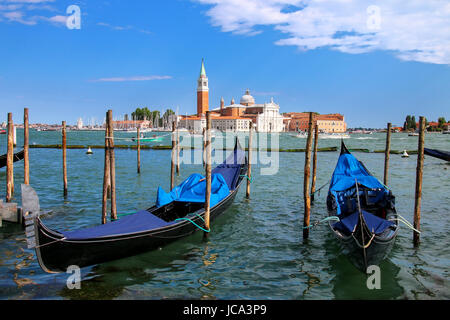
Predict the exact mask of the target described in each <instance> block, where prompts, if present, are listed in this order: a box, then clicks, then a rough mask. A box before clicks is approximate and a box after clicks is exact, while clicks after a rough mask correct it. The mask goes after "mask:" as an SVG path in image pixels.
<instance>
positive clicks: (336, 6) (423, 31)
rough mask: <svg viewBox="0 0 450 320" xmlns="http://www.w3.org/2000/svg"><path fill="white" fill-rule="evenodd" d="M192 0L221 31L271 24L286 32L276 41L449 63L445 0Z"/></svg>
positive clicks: (449, 18)
mask: <svg viewBox="0 0 450 320" xmlns="http://www.w3.org/2000/svg"><path fill="white" fill-rule="evenodd" d="M195 1H197V2H200V3H202V4H206V5H209V8H208V10H207V11H206V15H207V16H209V17H210V19H211V23H212V25H213V26H216V27H220V28H221V30H222V31H224V32H232V33H235V34H243V35H249V36H252V35H255V34H258V33H261V32H262V30H261V26H272V27H273V28H274V29H275V30H278V31H280V32H281V33H283V34H286V37H284V38H282V39H279V40H278V41H276V42H275V44H276V45H294V46H297V47H298V48H299V49H300V50H314V49H316V48H324V47H325V48H329V49H332V50H337V51H341V52H346V53H353V54H357V53H365V52H370V51H374V50H387V51H391V52H393V54H395V55H396V56H397V57H398V58H400V59H402V60H407V61H420V62H428V63H437V64H450V2H449V1H448V0H409V1H401V0H385V1H379V0H303V1H301V0H246V1H242V0H195ZM371 6H372V7H371ZM373 6H375V7H373ZM374 8H375V9H379V19H378V18H377V14H376V11H373V9H374Z"/></svg>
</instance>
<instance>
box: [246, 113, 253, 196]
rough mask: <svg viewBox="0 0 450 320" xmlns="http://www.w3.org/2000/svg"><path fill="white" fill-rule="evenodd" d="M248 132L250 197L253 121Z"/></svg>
mask: <svg viewBox="0 0 450 320" xmlns="http://www.w3.org/2000/svg"><path fill="white" fill-rule="evenodd" d="M249 125H250V128H249V132H248V170H247V192H246V197H247V199H250V183H251V179H252V145H253V143H252V142H253V139H252V138H253V122H252V121H250V124H249Z"/></svg>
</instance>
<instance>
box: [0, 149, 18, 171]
mask: <svg viewBox="0 0 450 320" xmlns="http://www.w3.org/2000/svg"><path fill="white" fill-rule="evenodd" d="M23 154H24V151H23V150H22V151H19V152H17V153H15V154H14V156H13V162H16V161H20V160H22V159H23ZM6 157H7V154H4V155H1V156H0V168H3V167H6V162H7V158H6Z"/></svg>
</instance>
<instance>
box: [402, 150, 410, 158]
mask: <svg viewBox="0 0 450 320" xmlns="http://www.w3.org/2000/svg"><path fill="white" fill-rule="evenodd" d="M408 157H409V154H408V152H406V150H403V153H402V158H408Z"/></svg>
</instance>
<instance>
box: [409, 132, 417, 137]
mask: <svg viewBox="0 0 450 320" xmlns="http://www.w3.org/2000/svg"><path fill="white" fill-rule="evenodd" d="M418 135H419V134H418V133H417V132H410V133H408V136H409V137H417V136H418Z"/></svg>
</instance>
